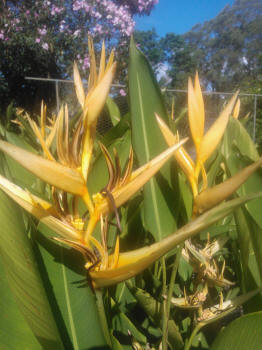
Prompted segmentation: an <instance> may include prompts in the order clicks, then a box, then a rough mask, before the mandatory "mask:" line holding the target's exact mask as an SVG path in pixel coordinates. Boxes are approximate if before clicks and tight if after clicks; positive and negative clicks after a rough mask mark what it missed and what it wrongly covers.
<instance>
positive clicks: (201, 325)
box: [184, 322, 203, 350]
mask: <svg viewBox="0 0 262 350" xmlns="http://www.w3.org/2000/svg"><path fill="white" fill-rule="evenodd" d="M202 327H203V323H201V322H200V323H198V324H197V325H196V327H195V328H194V330H193V332H192V333H191V336H190V338H189V340H188V342H187V344H186V345H185V349H184V350H189V349H190V348H191V345H192V342H193V340H194V338H195V336H196V335H197V333H198V332H199V330H200V329H201V328H202Z"/></svg>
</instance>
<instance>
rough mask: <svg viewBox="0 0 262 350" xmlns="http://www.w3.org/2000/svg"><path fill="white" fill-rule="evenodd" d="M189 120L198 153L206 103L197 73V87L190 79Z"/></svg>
mask: <svg viewBox="0 0 262 350" xmlns="http://www.w3.org/2000/svg"><path fill="white" fill-rule="evenodd" d="M188 120H189V126H190V131H191V135H192V138H193V141H194V144H195V147H196V153H197V154H198V149H199V146H200V143H201V140H202V138H203V134H204V123H205V114H204V104H203V98H202V92H201V89H200V85H199V80H198V76H197V75H196V87H195V89H194V87H193V83H192V80H191V79H190V78H189V80H188Z"/></svg>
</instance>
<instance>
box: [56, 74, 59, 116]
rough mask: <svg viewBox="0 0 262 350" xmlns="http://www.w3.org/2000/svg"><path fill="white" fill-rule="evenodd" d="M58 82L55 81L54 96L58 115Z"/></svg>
mask: <svg viewBox="0 0 262 350" xmlns="http://www.w3.org/2000/svg"><path fill="white" fill-rule="evenodd" d="M58 84H59V83H58V80H56V81H55V95H56V113H57V115H58V113H59V109H60V101H59V86H58Z"/></svg>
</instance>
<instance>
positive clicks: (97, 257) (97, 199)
mask: <svg viewBox="0 0 262 350" xmlns="http://www.w3.org/2000/svg"><path fill="white" fill-rule="evenodd" d="M89 51H90V55H91V58H90V62H91V67H90V76H89V86H88V92H87V94H85V92H84V89H83V84H82V82H81V78H80V74H79V71H78V69H77V66H76V64H75V65H74V82H75V89H76V94H77V98H78V101H79V103H80V106H81V109H82V113H81V115H80V118H79V120H78V121H77V122H76V123H75V126H74V128H73V129H72V130H70V128H69V112H68V107H67V105H64V106H62V107H61V108H60V111H59V113H58V116H57V119H56V121H55V122H53V121H51V122H50V125H49V126H47V116H46V107H45V105H44V104H43V103H42V106H41V118H40V127H38V125H37V124H36V122H35V121H33V120H31V119H30V118H29V116H28V115H27V116H26V118H27V120H28V122H29V124H30V126H31V128H32V130H33V132H34V134H35V136H36V139H37V140H38V142H39V144H40V145H41V147H42V151H43V152H42V153H43V155H42V156H40V155H37V154H35V153H32V152H29V151H27V150H24V149H21V148H19V147H17V146H15V145H12V144H10V143H8V142H6V141H2V140H0V150H1V151H3V152H5V153H6V154H7V155H8V156H10V157H12V158H13V159H14V160H16V161H17V162H18V163H20V164H21V165H22V166H23V167H25V168H26V169H27V170H29V171H30V172H32V173H33V174H34V175H36V176H37V177H38V178H40V179H42V180H43V181H45V182H46V183H48V184H50V185H51V197H52V203H50V202H48V201H46V200H43V199H41V198H39V197H37V196H35V195H32V194H30V193H29V192H28V191H26V190H24V189H22V188H20V187H19V186H16V185H14V184H13V183H11V182H10V181H9V180H7V179H5V178H4V177H2V176H0V188H1V189H2V190H3V191H4V192H5V193H6V194H7V195H9V196H10V197H11V198H12V199H13V200H14V201H16V202H17V203H18V204H19V205H20V206H22V207H23V208H24V209H25V210H26V211H28V212H29V213H30V214H32V215H34V216H35V217H36V218H37V219H39V220H40V221H41V222H43V223H44V224H45V225H47V226H48V227H50V228H51V229H52V230H54V231H55V232H56V233H57V234H58V235H59V237H54V238H55V239H56V240H57V241H59V242H62V243H64V244H66V245H69V246H71V247H73V248H74V249H77V250H79V251H80V252H81V253H82V254H83V255H84V257H85V259H86V261H87V263H86V268H87V269H88V270H90V275H91V277H92V278H94V280H96V281H97V282H94V286H95V287H100V286H102V285H108V284H113V283H115V282H114V281H116V280H123V279H126V278H128V274H130V267H131V266H133V261H134V260H135V266H137V265H138V262H137V258H139V259H140V260H141V264H140V267H139V268H138V267H136V269H135V270H134V271H133V274H136V273H138V272H139V271H142V270H141V269H144V268H146V266H148V265H149V264H150V263H152V262H153V261H154V260H152V259H154V257H155V256H159V254H160V255H161V254H163V252H164V250H163V249H162V248H161V249H159V248H158V246H155V248H154V249H156V250H159V252H158V253H155V255H152V256H148V254H147V250H145V251H143V250H142V251H141V250H140V251H139V252H138V256H137V253H136V252H133V253H132V254H131V255H126V254H124V255H122V254H121V253H120V245H119V235H118V236H117V238H116V242H115V246H114V249H113V253H111V252H110V251H108V247H107V227H108V215H109V214H110V213H113V214H115V216H116V219H117V224H118V226H119V227H120V221H119V217H118V212H117V209H118V208H119V207H120V206H121V205H122V204H124V203H125V202H126V201H127V200H128V199H129V198H130V197H131V196H133V195H134V194H135V193H136V192H137V191H139V190H140V189H141V188H142V187H143V186H144V184H145V183H146V182H147V181H148V180H149V179H150V178H151V177H152V176H154V174H155V173H156V172H157V171H158V170H159V169H160V168H161V167H162V166H163V165H164V163H165V162H166V161H167V160H168V159H169V158H170V157H171V156H172V155H173V154H174V152H176V151H177V149H179V147H180V146H181V145H182V144H183V143H184V142H185V141H186V140H182V141H181V142H177V143H176V144H175V145H172V146H171V147H170V148H168V149H167V150H166V151H164V152H162V153H161V154H159V155H158V156H156V157H155V158H154V159H152V160H151V161H149V162H148V163H147V164H145V165H143V166H141V167H140V168H139V169H136V170H134V171H133V170H132V168H133V152H132V150H130V154H129V159H128V162H127V165H126V169H125V171H124V172H123V171H122V170H121V168H120V161H119V157H118V155H117V153H116V152H114V160H113V159H112V158H111V156H110V154H109V152H108V150H107V149H106V148H105V147H104V146H103V145H102V144H100V147H101V150H102V152H103V154H104V157H105V160H106V163H107V167H108V172H109V181H108V184H107V185H106V186H105V187H104V188H103V189H101V191H100V192H98V193H96V194H94V195H93V196H92V197H91V196H90V195H89V189H88V188H87V181H86V180H87V177H88V174H89V171H90V162H91V157H92V153H93V144H94V138H95V131H96V123H97V118H98V116H99V114H100V112H101V110H102V108H103V105H104V103H105V101H106V97H107V95H108V92H109V89H110V85H111V82H112V79H113V75H114V71H115V63H114V55H113V53H111V55H110V57H109V60H108V63H107V65H106V63H105V62H106V57H105V46H104V44H103V46H102V53H101V59H100V67H99V71H98V73H97V71H96V61H95V54H94V48H93V42H92V40H91V39H89ZM55 138H56V153H55V154H52V152H51V144H52V143H53V141H54V140H55ZM68 194H70V197H68ZM79 198H81V199H82V200H83V201H84V203H85V204H86V207H87V212H85V213H80V212H79V206H78V202H79ZM99 222H100V223H101V236H100V238H99V237H98V238H95V237H94V236H93V232H94V229H95V227H96V225H97V224H98V223H99ZM154 249H153V250H154ZM165 249H168V248H167V246H166V248H165ZM143 261H144V263H143ZM113 270H114V271H116V274H118V277H117V278H116V279H115V278H112V279H111V280H107V279H110V278H111V277H110V275H111V273H112V271H113ZM126 271H128V274H126ZM100 273H102V275H103V274H104V273H106V276H107V274H108V273H109V275H108V277H106V278H104V277H101V274H100ZM97 274H98V276H97ZM101 281H102V282H101Z"/></svg>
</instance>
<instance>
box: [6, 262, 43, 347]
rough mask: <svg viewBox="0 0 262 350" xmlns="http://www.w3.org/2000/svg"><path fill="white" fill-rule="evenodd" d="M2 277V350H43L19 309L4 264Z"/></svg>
mask: <svg viewBox="0 0 262 350" xmlns="http://www.w3.org/2000/svg"><path fill="white" fill-rule="evenodd" d="M0 276H1V277H0V295H1V298H0V312H1V317H0V329H1V335H0V347H1V349H12V350H16V349H26V348H29V349H30V350H41V349H42V347H41V345H40V344H39V342H38V341H37V339H36V337H35V336H34V334H33V332H32V330H31V329H30V327H29V325H28V323H27V322H26V321H25V318H24V316H23V315H22V313H21V312H20V310H19V308H18V307H17V304H16V302H15V299H14V296H13V294H12V292H11V290H10V288H9V285H8V282H7V279H6V276H5V271H4V269H3V266H2V264H0ZM14 334H15V336H14Z"/></svg>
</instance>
